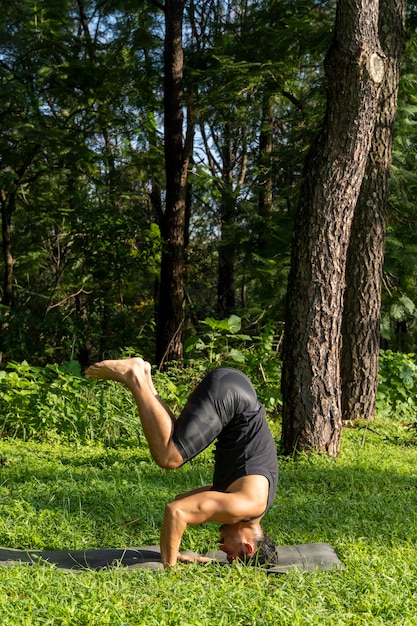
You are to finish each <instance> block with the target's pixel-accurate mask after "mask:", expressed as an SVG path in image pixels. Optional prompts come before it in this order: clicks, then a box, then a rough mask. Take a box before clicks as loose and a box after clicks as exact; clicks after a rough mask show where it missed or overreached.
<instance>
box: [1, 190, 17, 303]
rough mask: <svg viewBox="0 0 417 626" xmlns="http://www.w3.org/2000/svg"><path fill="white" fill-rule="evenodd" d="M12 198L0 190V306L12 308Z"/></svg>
mask: <svg viewBox="0 0 417 626" xmlns="http://www.w3.org/2000/svg"><path fill="white" fill-rule="evenodd" d="M14 197H15V196H14V194H12V196H11V198H7V195H6V193H5V192H4V190H3V189H1V190H0V204H1V234H2V252H3V263H4V275H3V294H2V304H4V305H5V306H12V304H13V255H12V242H11V221H12V212H13V211H12V209H11V205H13V204H14Z"/></svg>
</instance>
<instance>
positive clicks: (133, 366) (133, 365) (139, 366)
mask: <svg viewBox="0 0 417 626" xmlns="http://www.w3.org/2000/svg"><path fill="white" fill-rule="evenodd" d="M150 369H151V366H150V364H149V363H147V362H146V361H144V360H143V359H140V358H138V357H133V358H131V359H116V360H106V361H100V362H98V363H94V365H90V367H89V368H88V369H87V371H86V373H85V375H86V377H87V378H94V379H96V380H99V379H100V380H116V381H117V382H120V383H124V384H125V385H127V386H130V385H131V384H132V382H133V381H134V382H135V383H136V384H139V385H140V384H141V383H144V382H146V383H148V384H149V381H148V379H149V378H150Z"/></svg>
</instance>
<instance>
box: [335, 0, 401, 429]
mask: <svg viewBox="0 0 417 626" xmlns="http://www.w3.org/2000/svg"><path fill="white" fill-rule="evenodd" d="M405 7H406V2H405V0H380V17H379V32H380V42H381V46H382V48H383V50H384V53H385V55H386V75H385V80H384V83H383V86H382V91H381V96H380V103H379V110H378V114H377V119H376V124H375V130H374V135H373V139H372V144H371V149H370V152H369V156H368V162H367V166H366V171H365V176H364V179H363V181H362V187H361V193H360V196H359V199H358V202H357V205H356V209H355V214H354V218H353V222H352V231H351V236H350V242H349V250H348V259H347V266H346V292H345V303H344V315H343V326H342V335H343V348H342V359H341V375H342V415H343V419H344V420H352V421H355V420H357V419H373V417H374V412H375V399H376V391H377V386H378V357H379V344H380V311H381V276H382V265H383V262H384V248H385V232H386V214H387V201H388V183H389V172H390V165H391V157H392V134H393V126H394V119H395V114H396V109H397V95H398V84H399V78H400V60H401V54H402V50H403V45H404V22H405Z"/></svg>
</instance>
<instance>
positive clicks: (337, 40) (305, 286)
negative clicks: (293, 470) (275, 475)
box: [282, 0, 385, 456]
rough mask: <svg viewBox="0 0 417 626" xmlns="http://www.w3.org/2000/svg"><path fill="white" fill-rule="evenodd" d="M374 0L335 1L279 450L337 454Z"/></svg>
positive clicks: (296, 269) (373, 101)
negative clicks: (343, 337)
mask: <svg viewBox="0 0 417 626" xmlns="http://www.w3.org/2000/svg"><path fill="white" fill-rule="evenodd" d="M377 16H378V2H377V1H376V0H367V1H365V0H339V2H338V5H337V12H336V25H335V35H334V40H333V43H332V45H331V48H330V50H329V52H328V55H327V58H326V64H325V68H326V73H327V77H328V93H327V108H326V115H325V119H324V122H323V127H322V130H321V132H320V133H319V135H318V137H317V139H316V141H315V143H314V144H313V146H312V148H311V150H310V152H309V155H308V157H307V159H306V163H305V168H304V172H303V177H302V183H301V190H300V199H299V206H298V212H297V217H296V224H295V231H294V241H293V247H292V258H291V269H290V275H289V282H288V295H287V317H286V327H285V337H284V362H283V373H282V393H283V400H284V403H283V429H282V444H283V449H284V452H285V453H287V454H290V453H292V452H293V451H294V450H300V451H303V450H304V451H310V450H317V451H325V452H327V453H328V454H330V455H333V456H335V455H337V454H338V452H339V446H340V437H341V429H342V414H341V388H340V350H341V325H342V310H343V292H344V281H345V266H346V254H347V247H348V241H349V235H350V227H351V223H352V218H353V212H354V208H355V205H356V201H357V198H358V195H359V191H360V186H361V182H362V178H363V175H364V171H365V165H366V160H367V156H368V152H369V147H370V143H371V139H372V133H373V128H374V122H375V117H376V112H377V106H378V98H379V92H380V89H381V84H382V81H383V78H384V71H385V70H384V57H383V54H382V51H381V49H380V45H379V39H378V26H377Z"/></svg>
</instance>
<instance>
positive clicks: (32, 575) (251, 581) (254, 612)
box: [0, 422, 417, 626]
mask: <svg viewBox="0 0 417 626" xmlns="http://www.w3.org/2000/svg"><path fill="white" fill-rule="evenodd" d="M378 426H379V424H378V422H377V424H376V426H375V427H376V428H378ZM344 437H345V439H344V445H343V449H342V453H341V455H340V457H339V458H338V459H329V458H325V457H324V456H319V455H309V456H308V457H307V456H301V457H299V458H298V459H297V460H284V459H281V461H280V484H279V488H278V494H277V498H276V502H275V503H274V505H273V506H272V508H271V509H270V510H269V511H268V513H267V515H266V516H265V518H264V520H263V526H264V528H265V530H266V532H267V533H268V534H269V535H270V536H271V537H272V538H273V539H274V540H275V541H276V543H277V544H278V545H291V544H297V543H305V542H316V541H325V542H328V543H330V544H332V545H333V546H334V547H335V548H336V550H337V552H338V554H339V556H340V558H341V559H342V560H343V562H344V563H345V564H346V571H343V572H323V571H322V572H316V573H311V574H305V573H301V572H298V571H292V572H290V573H289V574H286V575H282V576H272V575H270V576H267V575H266V574H265V572H264V571H262V570H258V569H256V568H252V567H246V566H244V565H241V564H233V565H231V566H224V567H217V566H215V565H211V564H209V565H207V566H204V567H201V566H197V565H190V566H180V567H178V568H176V569H175V570H174V571H166V572H151V571H147V570H144V569H141V568H137V569H135V570H130V571H128V570H125V569H124V568H121V567H118V566H117V565H115V566H114V567H111V568H107V569H105V570H103V571H85V572H80V573H79V574H77V575H72V574H69V573H67V572H64V571H62V570H59V569H57V568H55V567H53V566H49V565H47V564H45V565H34V566H30V567H29V566H26V565H22V566H19V565H13V566H12V567H0V623H1V624H4V625H5V626H33V625H34V624H51V625H52V624H53V625H54V626H55V625H60V626H80V625H83V626H130V625H131V626H139V625H146V626H173V625H178V626H185V625H189V626H209V625H212V624H216V626H217V625H218V626H247V625H250V626H261V625H262V626H263V625H268V624H277V625H279V626H304V625H306V624H309V625H310V624H311V625H315V626H323V625H324V624H329V625H336V624H337V625H338V626H371V625H372V626H374V625H375V626H386V625H394V624H395V625H398V626H399V625H400V624H401V626H413V625H414V624H415V616H416V614H417V597H416V593H415V585H416V583H415V581H416V579H417V544H416V536H417V517H416V513H415V507H414V503H415V492H416V475H415V467H416V463H417V450H416V449H415V448H404V447H399V446H397V445H394V444H392V443H389V442H386V441H383V440H382V438H381V437H379V436H378V435H376V434H375V433H372V432H368V433H367V437H366V440H365V441H363V438H362V435H361V433H360V431H358V430H354V429H347V430H346V432H345V435H344ZM0 454H1V457H2V460H3V464H2V465H1V466H0V473H1V486H0V519H1V524H0V545H3V546H9V547H13V548H21V549H24V548H34V549H45V548H49V549H66V548H68V549H83V548H85V549H88V548H92V549H94V548H105V547H109V546H111V547H123V546H137V545H147V544H153V543H157V542H158V535H159V527H160V523H161V521H162V515H163V510H164V506H165V504H166V503H167V502H168V501H170V500H171V499H173V498H174V497H175V495H176V494H177V493H179V492H183V491H186V490H187V489H191V488H193V487H196V486H198V485H199V484H202V483H203V482H206V483H207V482H209V481H210V480H211V471H212V466H211V464H210V458H209V456H204V457H203V456H201V457H199V458H198V459H195V460H194V461H192V463H191V464H187V465H186V466H184V467H183V468H181V469H179V470H176V471H175V472H168V471H164V470H160V469H159V468H157V467H156V466H155V464H154V463H153V462H152V460H151V459H150V456H149V454H148V451H147V449H146V447H145V446H144V445H139V446H137V447H119V448H117V449H108V448H103V446H101V445H99V444H95V445H89V446H76V445H73V444H72V445H68V444H65V443H63V442H59V441H55V442H53V443H48V442H43V443H34V442H30V443H22V442H21V441H18V440H14V441H11V440H7V439H6V440H4V439H3V440H2V441H0ZM217 547H218V532H217V525H216V524H205V525H203V526H195V527H192V528H190V529H189V531H188V532H187V534H186V536H185V538H184V542H183V548H184V549H191V550H196V551H198V552H203V553H204V552H206V551H207V550H211V549H216V548H217Z"/></svg>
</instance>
